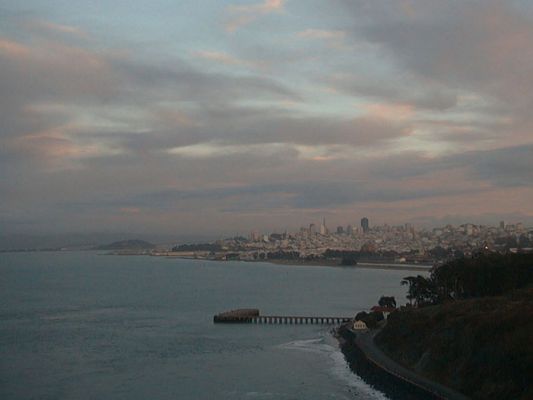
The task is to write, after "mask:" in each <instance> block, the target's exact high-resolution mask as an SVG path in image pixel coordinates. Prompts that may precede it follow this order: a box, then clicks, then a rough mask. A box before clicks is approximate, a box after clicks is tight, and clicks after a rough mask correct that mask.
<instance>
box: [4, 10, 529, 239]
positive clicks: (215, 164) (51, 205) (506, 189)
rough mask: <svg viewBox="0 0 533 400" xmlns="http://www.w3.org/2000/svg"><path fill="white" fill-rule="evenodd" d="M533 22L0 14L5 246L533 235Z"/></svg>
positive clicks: (506, 15) (279, 14)
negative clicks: (311, 235) (300, 232)
mask: <svg viewBox="0 0 533 400" xmlns="http://www.w3.org/2000/svg"><path fill="white" fill-rule="evenodd" d="M532 43H533V4H532V3H531V2H530V1H525V0H524V1H512V0H506V1H492V0H482V1H460V2H459V1H444V0H420V1H416V0H397V1H380V0H371V1H370V0H367V1H361V0H250V1H245V0H231V1H222V0H180V1H175V0H151V1H139V0H128V1H123V0H113V1H108V0H91V1H88V0H87V1H79V0H78V1H76V0H69V1H64V0H61V1H60V0H25V1H23V2H21V1H14V0H2V1H0V193H1V195H0V230H1V231H2V232H1V233H2V234H4V235H9V234H29V233H39V234H64V233H69V232H73V233H74V232H75V233H97V232H107V233H110V232H136V233H152V234H153V233H160V234H168V235H173V234H181V235H182V234H183V233H184V232H186V233H188V234H191V235H214V236H216V235H225V234H228V235H229V234H235V233H241V234H245V233H248V232H250V231H251V230H259V231H265V232H266V231H283V230H285V229H289V230H290V229H297V228H298V227H300V226H304V225H308V224H309V223H310V222H315V223H318V222H319V221H321V219H322V218H323V217H325V218H326V220H327V222H328V224H329V225H331V227H334V226H336V225H346V224H349V223H350V224H353V225H357V224H358V221H359V220H360V218H362V217H363V216H366V217H368V218H369V219H370V223H371V225H372V224H381V223H389V224H396V223H398V224H399V223H404V222H411V223H414V224H416V225H420V226H434V225H440V224H444V223H448V222H453V223H460V222H474V223H492V224H496V223H498V221H499V220H500V219H504V220H506V221H508V222H510V223H512V222H518V221H523V222H525V223H526V224H530V225H533V45H532Z"/></svg>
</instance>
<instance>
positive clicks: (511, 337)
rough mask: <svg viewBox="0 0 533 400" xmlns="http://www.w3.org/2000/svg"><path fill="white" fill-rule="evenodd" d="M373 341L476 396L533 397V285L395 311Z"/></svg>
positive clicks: (427, 373)
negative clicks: (490, 294) (494, 293)
mask: <svg viewBox="0 0 533 400" xmlns="http://www.w3.org/2000/svg"><path fill="white" fill-rule="evenodd" d="M376 343H377V344H378V345H379V346H380V347H381V348H382V349H383V350H384V351H385V352H386V353H387V354H388V355H389V356H390V357H391V358H393V359H394V360H396V361H398V362H400V363H401V364H403V365H405V366H407V367H409V368H412V369H414V370H416V371H417V372H419V373H421V374H422V375H425V376H427V377H429V378H431V379H434V380H436V381H438V382H441V383H443V384H445V385H448V386H450V387H453V388H455V389H457V390H459V391H461V392H462V393H464V394H466V395H468V396H470V397H472V398H474V399H533V385H531V384H530V381H531V380H532V379H533V288H529V289H523V290H520V291H515V292H512V293H510V294H508V295H505V296H502V297H490V298H480V299H473V300H463V301H457V302H453V303H448V304H444V305H439V306H432V307H426V308H422V309H411V310H406V311H401V312H396V313H394V314H392V315H390V317H389V321H388V324H387V326H386V327H385V328H384V330H383V331H382V332H381V333H380V334H379V335H378V336H377V337H376Z"/></svg>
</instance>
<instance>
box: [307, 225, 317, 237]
mask: <svg viewBox="0 0 533 400" xmlns="http://www.w3.org/2000/svg"><path fill="white" fill-rule="evenodd" d="M309 233H310V234H311V235H312V234H314V233H316V225H315V224H310V225H309Z"/></svg>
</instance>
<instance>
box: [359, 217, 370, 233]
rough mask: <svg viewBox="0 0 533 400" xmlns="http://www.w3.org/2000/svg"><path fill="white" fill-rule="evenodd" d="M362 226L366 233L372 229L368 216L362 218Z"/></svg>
mask: <svg viewBox="0 0 533 400" xmlns="http://www.w3.org/2000/svg"><path fill="white" fill-rule="evenodd" d="M361 228H363V232H364V233H367V232H368V231H369V230H370V225H369V224H368V218H367V217H363V218H361Z"/></svg>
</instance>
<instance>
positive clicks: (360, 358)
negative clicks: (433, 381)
mask: <svg viewBox="0 0 533 400" xmlns="http://www.w3.org/2000/svg"><path fill="white" fill-rule="evenodd" d="M334 334H335V336H336V337H337V339H338V341H339V345H340V349H341V351H342V353H343V354H344V357H345V359H346V361H347V362H348V365H349V367H350V369H351V370H352V371H353V372H354V373H355V374H357V375H358V376H360V377H361V378H362V379H363V380H364V381H365V382H367V383H368V384H370V385H372V386H373V387H375V388H376V389H378V390H380V391H382V392H383V393H385V394H386V395H387V396H388V397H390V398H392V399H401V400H431V399H442V398H443V397H441V396H437V395H435V394H433V393H431V392H429V391H428V390H425V389H423V388H421V387H420V386H418V385H415V384H413V383H411V382H409V381H407V380H405V379H402V378H401V377H399V376H398V375H397V374H394V373H391V372H389V371H387V369H385V368H383V367H382V366H381V365H379V364H377V363H376V362H375V361H374V360H372V359H371V358H370V357H369V356H368V355H367V354H366V353H365V351H364V350H363V348H362V347H361V346H360V345H359V344H358V343H357V340H356V334H355V333H353V332H352V331H351V330H349V329H348V324H345V325H342V326H340V327H339V328H338V329H337V330H336V331H335V332H334Z"/></svg>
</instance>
